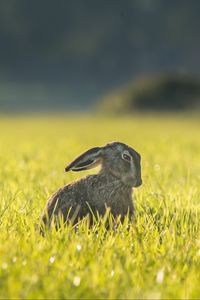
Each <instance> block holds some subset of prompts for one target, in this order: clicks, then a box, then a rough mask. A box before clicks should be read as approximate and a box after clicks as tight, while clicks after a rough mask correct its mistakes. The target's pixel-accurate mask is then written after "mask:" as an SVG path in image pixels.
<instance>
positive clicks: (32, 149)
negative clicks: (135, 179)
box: [0, 115, 200, 299]
mask: <svg viewBox="0 0 200 300" xmlns="http://www.w3.org/2000/svg"><path fill="white" fill-rule="evenodd" d="M199 126H200V121H199V118H198V117H189V116H187V115H186V116H179V117H176V116H167V115H166V116H162V117H161V116H134V117H132V118H131V117H129V118H120V119H108V118H102V117H95V116H93V117H90V116H87V117H86V116H62V117H53V116H49V117H44V118H43V117H42V116H40V117H29V118H28V117H21V118H16V117H4V118H3V117H2V118H1V119H0V298H81V297H82V298H151V299H152V298H153V299H155V298H173V299H174V298H199V297H200V285H199V282H200V271H199V270H200V134H199ZM113 140H119V141H122V142H125V143H128V144H129V145H131V146H132V147H133V148H135V149H136V150H137V151H138V152H139V153H141V155H142V170H143V174H142V177H143V182H144V183H143V186H142V187H141V188H139V189H136V190H135V191H134V198H135V199H134V202H135V218H134V221H133V224H131V226H130V228H129V230H127V226H126V225H127V224H126V223H125V224H124V225H122V226H119V227H118V228H116V229H115V230H111V229H110V230H107V231H106V230H105V226H103V225H101V224H100V223H101V222H98V221H97V223H96V224H95V226H94V227H93V228H91V229H88V226H87V221H86V220H84V221H83V222H81V223H80V224H79V226H78V228H77V229H76V230H74V229H73V228H72V227H71V226H68V227H65V228H63V230H61V231H58V232H56V231H55V230H52V231H51V232H48V233H47V234H46V235H45V237H42V236H41V235H40V234H39V232H38V231H37V230H36V229H35V228H36V224H38V222H39V216H40V215H41V213H42V211H43V209H44V205H45V203H46V200H47V198H48V197H49V195H50V194H51V193H52V192H54V191H55V190H56V189H57V188H58V187H60V186H62V185H64V184H66V183H68V182H70V181H72V180H75V179H77V178H80V177H82V176H84V175H85V174H86V172H82V173H81V172H80V173H72V172H71V173H64V167H65V166H66V164H68V163H69V162H70V161H71V160H72V159H73V158H74V157H75V156H76V155H78V154H79V153H80V152H81V151H84V150H86V149H87V148H89V147H92V146H96V145H102V144H105V143H107V142H108V141H113ZM96 171H97V170H91V171H90V173H93V172H96ZM87 173H88V172H87Z"/></svg>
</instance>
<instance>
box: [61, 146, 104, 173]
mask: <svg viewBox="0 0 200 300" xmlns="http://www.w3.org/2000/svg"><path fill="white" fill-rule="evenodd" d="M101 153H102V148H101V147H95V148H91V149H89V150H87V151H86V152H84V153H83V154H81V155H80V156H78V157H77V158H76V159H75V160H73V161H72V162H71V163H70V164H69V165H68V166H67V167H66V168H65V172H68V171H70V170H72V171H82V170H88V169H91V168H94V167H96V166H97V165H98V164H100V163H101Z"/></svg>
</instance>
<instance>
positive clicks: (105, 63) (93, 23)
mask: <svg viewBox="0 0 200 300" xmlns="http://www.w3.org/2000/svg"><path fill="white" fill-rule="evenodd" d="M199 12H200V1H198V0H190V1H188V0H187V1H184V0H182V1H180V0H168V1H165V0H132V1H131V0H109V1H107V0H101V1H100V0H97V1H94V0H84V1H83V0H75V1H74V0H67V1H66V0H59V1H56V0H42V1H39V0H34V1H27V0H1V1H0V113H17V112H20V113H21V112H49V111H58V112H59V111H63V110H64V111H65V110H66V111H87V110H92V109H94V108H95V109H97V110H103V111H108V112H117V113H122V112H130V109H132V110H176V111H177V110H185V109H196V108H197V107H198V108H199V102H200V81H199V78H200V58H199V54H200V34H199V28H200V18H199Z"/></svg>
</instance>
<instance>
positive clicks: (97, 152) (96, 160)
mask: <svg viewBox="0 0 200 300" xmlns="http://www.w3.org/2000/svg"><path fill="white" fill-rule="evenodd" d="M140 161H141V158H140V155H139V153H137V152H136V151H135V150H134V149H132V148H131V147H129V146H128V145H126V144H123V143H120V142H112V143H109V144H107V145H105V146H103V147H94V148H91V149H89V150H87V151H86V152H84V153H83V154H81V155H80V156H78V157H77V158H76V159H75V160H74V161H72V163H71V164H69V165H68V166H67V167H66V168H65V171H66V172H67V171H70V170H72V171H82V170H88V169H91V168H94V167H96V166H97V165H99V164H101V166H102V168H101V172H102V173H107V174H112V175H113V176H114V177H116V178H117V179H119V180H121V181H122V182H123V183H124V184H125V185H128V186H131V187H138V186H140V185H141V184H142V179H141V165H140Z"/></svg>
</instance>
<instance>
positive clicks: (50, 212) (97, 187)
mask: <svg viewBox="0 0 200 300" xmlns="http://www.w3.org/2000/svg"><path fill="white" fill-rule="evenodd" d="M140 161H141V158H140V155H139V153H137V152H136V151H135V150H133V149H132V148H131V147H129V146H128V145H126V144H123V143H120V142H112V143H108V144H107V145H105V146H103V147H94V148H91V149H89V150H87V151H86V152H84V153H83V154H81V155H80V156H78V157H77V158H76V159H75V160H73V161H72V162H71V163H70V164H69V165H68V166H67V167H66V168H65V171H66V172H68V171H70V170H72V171H75V172H78V171H83V170H88V169H91V168H94V167H96V166H97V165H101V169H100V171H99V173H97V174H94V175H88V176H87V177H84V178H81V179H80V180H78V181H75V182H72V183H70V184H68V185H66V186H64V187H62V188H60V189H59V190H58V191H57V192H55V193H54V194H53V195H52V196H51V197H50V198H49V200H48V202H47V205H46V209H45V213H44V215H43V216H42V224H44V225H47V226H50V224H51V222H52V219H53V220H54V222H55V221H56V220H57V221H58V219H59V218H61V219H62V220H63V221H64V222H66V221H72V222H73V224H75V223H77V222H78V220H80V219H82V218H83V217H85V216H87V215H89V216H90V217H91V219H92V215H93V214H94V215H96V214H97V215H100V216H103V215H104V214H105V212H106V209H107V208H110V212H111V214H112V215H113V217H114V218H117V217H119V218H121V221H122V222H123V220H124V217H125V216H126V215H127V214H128V216H129V218H131V217H132V216H133V213H134V206H133V201H132V188H133V187H138V186H140V185H141V184H142V179H141V165H140Z"/></svg>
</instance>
